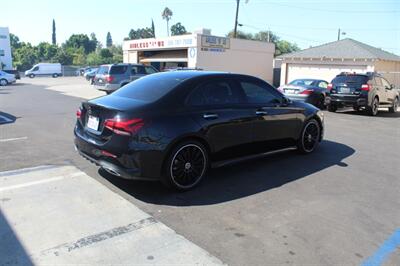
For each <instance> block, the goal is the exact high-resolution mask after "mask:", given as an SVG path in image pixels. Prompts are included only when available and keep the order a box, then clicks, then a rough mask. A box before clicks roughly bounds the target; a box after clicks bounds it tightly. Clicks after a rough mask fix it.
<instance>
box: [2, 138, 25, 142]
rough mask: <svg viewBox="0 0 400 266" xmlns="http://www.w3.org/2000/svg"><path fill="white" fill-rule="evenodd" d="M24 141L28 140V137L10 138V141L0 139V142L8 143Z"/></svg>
mask: <svg viewBox="0 0 400 266" xmlns="http://www.w3.org/2000/svg"><path fill="white" fill-rule="evenodd" d="M25 139H28V137H20V138H11V139H0V142H9V141H16V140H25Z"/></svg>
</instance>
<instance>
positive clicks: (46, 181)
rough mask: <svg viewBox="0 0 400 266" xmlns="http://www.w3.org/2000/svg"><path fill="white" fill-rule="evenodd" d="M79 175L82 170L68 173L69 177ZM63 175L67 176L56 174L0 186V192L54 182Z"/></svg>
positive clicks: (62, 177)
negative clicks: (37, 179)
mask: <svg viewBox="0 0 400 266" xmlns="http://www.w3.org/2000/svg"><path fill="white" fill-rule="evenodd" d="M80 175H84V173H82V172H80V173H74V174H72V175H70V176H69V177H76V176H80ZM65 177H67V176H56V177H52V178H48V179H43V180H39V181H32V182H28V183H23V184H18V185H14V186H8V187H0V192H2V191H6V190H12V189H17V188H24V187H30V186H35V185H40V184H43V183H49V182H54V181H58V180H61V179H64V178H65Z"/></svg>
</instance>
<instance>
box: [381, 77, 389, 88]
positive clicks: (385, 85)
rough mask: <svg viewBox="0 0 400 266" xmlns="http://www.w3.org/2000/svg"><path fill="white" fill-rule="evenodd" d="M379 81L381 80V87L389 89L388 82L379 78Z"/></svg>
mask: <svg viewBox="0 0 400 266" xmlns="http://www.w3.org/2000/svg"><path fill="white" fill-rule="evenodd" d="M381 80H382V85H383V86H384V87H385V88H390V84H389V82H388V81H387V80H386V79H384V78H381Z"/></svg>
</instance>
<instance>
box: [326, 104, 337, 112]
mask: <svg viewBox="0 0 400 266" xmlns="http://www.w3.org/2000/svg"><path fill="white" fill-rule="evenodd" d="M328 111H329V112H336V111H337V106H336V105H333V104H330V105H328Z"/></svg>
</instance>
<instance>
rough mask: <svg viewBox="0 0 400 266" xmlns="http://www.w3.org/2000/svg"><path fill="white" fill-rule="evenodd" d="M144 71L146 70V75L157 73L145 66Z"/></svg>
mask: <svg viewBox="0 0 400 266" xmlns="http://www.w3.org/2000/svg"><path fill="white" fill-rule="evenodd" d="M145 70H146V73H147V74H154V73H157V71H156V70H155V69H154V68H152V67H150V66H146V67H145Z"/></svg>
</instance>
